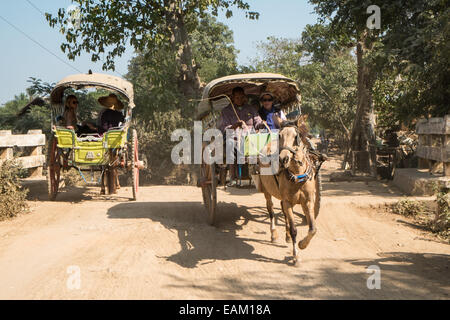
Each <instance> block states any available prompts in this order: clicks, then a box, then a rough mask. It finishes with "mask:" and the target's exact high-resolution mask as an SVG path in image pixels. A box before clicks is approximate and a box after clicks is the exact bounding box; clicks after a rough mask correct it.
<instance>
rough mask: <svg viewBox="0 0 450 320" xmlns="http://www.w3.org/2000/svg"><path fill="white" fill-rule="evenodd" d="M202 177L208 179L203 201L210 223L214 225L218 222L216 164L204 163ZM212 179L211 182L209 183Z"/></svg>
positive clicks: (203, 188)
mask: <svg viewBox="0 0 450 320" xmlns="http://www.w3.org/2000/svg"><path fill="white" fill-rule="evenodd" d="M200 177H201V179H202V180H204V181H208V183H207V184H205V185H204V186H203V187H202V195H203V203H204V204H205V208H206V211H207V213H208V223H209V224H210V225H214V224H215V222H216V207H217V190H216V189H217V177H216V165H215V164H214V163H213V164H211V165H207V164H202V166H201V171H200ZM209 181H210V183H209Z"/></svg>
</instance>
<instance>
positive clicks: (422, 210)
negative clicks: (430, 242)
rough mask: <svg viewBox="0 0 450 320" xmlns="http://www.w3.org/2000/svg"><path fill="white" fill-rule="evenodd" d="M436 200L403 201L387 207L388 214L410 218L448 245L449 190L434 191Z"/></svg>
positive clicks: (449, 230) (439, 189)
mask: <svg viewBox="0 0 450 320" xmlns="http://www.w3.org/2000/svg"><path fill="white" fill-rule="evenodd" d="M435 191H436V193H435V197H436V199H435V200H433V201H418V200H409V199H403V200H400V201H398V202H396V203H394V204H391V205H389V206H388V207H387V209H388V210H389V211H390V212H393V213H395V214H399V215H402V216H405V217H408V218H412V219H413V220H414V221H415V222H416V223H418V224H419V225H421V226H422V227H424V228H425V229H427V230H429V231H431V232H433V233H435V234H436V235H437V236H438V237H439V238H441V239H443V240H445V241H447V242H449V243H450V192H449V191H450V190H449V188H445V187H441V188H437V187H436V189H435Z"/></svg>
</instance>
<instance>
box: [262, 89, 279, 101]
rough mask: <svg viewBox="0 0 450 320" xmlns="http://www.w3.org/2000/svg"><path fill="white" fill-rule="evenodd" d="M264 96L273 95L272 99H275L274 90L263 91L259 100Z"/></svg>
mask: <svg viewBox="0 0 450 320" xmlns="http://www.w3.org/2000/svg"><path fill="white" fill-rule="evenodd" d="M264 96H271V97H272V99H275V96H274V95H273V93H272V92H269V91H264V92H263V93H261V95H260V96H259V100H261V99H262V98H263V97H264Z"/></svg>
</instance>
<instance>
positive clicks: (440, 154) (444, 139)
mask: <svg viewBox="0 0 450 320" xmlns="http://www.w3.org/2000/svg"><path fill="white" fill-rule="evenodd" d="M416 133H417V134H418V136H419V144H418V146H417V151H416V154H417V156H418V157H419V168H422V169H424V168H429V169H430V171H431V172H433V171H434V170H435V168H436V167H437V166H438V165H439V164H440V163H442V165H443V171H444V176H450V115H446V116H445V117H443V118H430V119H428V120H426V119H421V120H419V121H418V122H417V125H416Z"/></svg>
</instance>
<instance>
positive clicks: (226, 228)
mask: <svg viewBox="0 0 450 320" xmlns="http://www.w3.org/2000/svg"><path fill="white" fill-rule="evenodd" d="M333 165H336V163H333V162H332V163H331V164H328V165H327V167H325V173H326V171H327V170H330V168H332V167H333ZM30 186H31V197H36V198H37V200H35V201H30V206H31V208H32V212H31V213H30V214H26V215H22V216H20V217H18V218H16V219H14V220H11V221H4V222H1V223H0V288H1V289H0V298H1V299H23V298H31V299H241V298H246V299H260V298H261V299H321V298H331V299H336V298H337V299H341V298H350V299H360V298H361V299H410V298H413V299H417V298H423V299H435V298H437V299H448V298H449V297H450V277H449V273H450V246H449V245H446V244H443V243H439V242H437V241H436V240H434V239H433V238H432V237H431V236H429V235H427V233H426V232H424V231H423V230H420V229H418V228H417V227H416V226H414V225H411V224H410V223H409V222H408V221H407V220H406V219H405V218H403V217H400V216H396V215H392V214H389V213H383V212H382V211H381V210H377V209H376V208H373V206H375V207H376V206H377V205H379V204H382V203H384V202H387V201H395V200H396V199H398V198H400V197H401V195H400V194H399V193H398V192H397V191H395V190H393V189H391V188H388V187H387V186H385V185H382V184H381V183H379V182H370V183H369V184H368V185H366V184H365V183H364V182H352V183H348V182H342V183H331V182H327V179H326V175H325V177H324V192H323V195H324V199H323V206H322V210H321V212H320V215H319V217H318V233H317V235H316V236H315V238H313V240H312V242H311V244H310V246H309V247H308V248H307V249H306V250H304V251H301V259H302V260H301V261H302V262H301V266H300V267H299V268H295V267H293V266H292V265H291V263H290V261H289V257H290V256H291V247H290V246H287V245H286V244H285V243H284V221H283V219H282V218H281V214H279V212H280V207H279V201H275V205H276V212H277V213H278V217H279V220H278V231H279V234H280V241H279V242H278V243H276V244H272V243H271V242H270V232H269V220H268V216H267V212H266V209H265V207H264V204H265V201H264V197H263V195H262V194H258V193H254V190H247V189H228V190H227V191H223V190H220V191H219V192H218V198H219V200H220V203H219V218H218V226H217V227H210V226H208V225H207V224H206V222H205V221H206V216H205V213H204V209H203V206H202V203H201V199H202V196H201V191H200V190H199V189H197V188H195V187H180V186H154V187H145V188H142V189H141V192H140V196H141V197H140V200H139V201H138V202H132V201H129V200H128V198H129V197H130V196H131V190H130V188H122V189H120V190H119V194H118V195H117V196H99V195H98V193H99V189H97V188H89V189H71V190H68V191H66V192H62V193H60V194H59V195H58V197H57V201H55V202H49V201H46V200H45V199H46V194H45V189H44V188H45V182H44V181H40V182H39V181H38V182H34V183H32V184H30ZM370 206H372V208H371V207H370ZM298 210H300V208H297V211H298ZM297 221H298V224H299V226H298V231H299V233H300V236H303V235H304V234H305V232H306V230H307V227H306V226H305V225H301V224H302V218H301V216H300V215H299V216H297ZM370 265H378V266H379V267H380V268H381V289H380V290H369V289H368V288H367V286H366V281H367V277H368V276H369V274H368V273H366V268H367V267H368V266H370ZM69 266H78V267H79V268H80V271H81V287H80V289H78V290H77V289H75V290H69V289H68V287H67V280H68V277H69V274H68V273H67V271H68V269H67V268H68V267H69Z"/></svg>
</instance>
